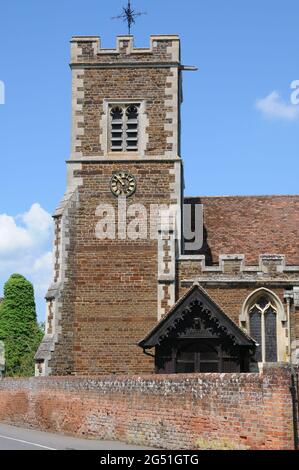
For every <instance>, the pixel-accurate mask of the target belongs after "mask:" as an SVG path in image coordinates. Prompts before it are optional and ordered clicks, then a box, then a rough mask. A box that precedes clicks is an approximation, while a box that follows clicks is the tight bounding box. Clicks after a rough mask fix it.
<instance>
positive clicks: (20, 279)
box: [0, 274, 43, 377]
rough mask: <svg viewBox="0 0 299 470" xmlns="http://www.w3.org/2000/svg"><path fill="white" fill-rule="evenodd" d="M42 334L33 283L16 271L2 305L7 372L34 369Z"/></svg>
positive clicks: (0, 326) (0, 330) (0, 328)
mask: <svg viewBox="0 0 299 470" xmlns="http://www.w3.org/2000/svg"><path fill="white" fill-rule="evenodd" d="M42 337H43V332H42V330H41V329H40V327H39V325H38V323H37V319H36V310H35V301H34V290H33V285H32V284H31V282H29V281H28V280H27V279H26V278H25V277H24V276H21V275H20V274H13V275H12V276H11V277H10V278H9V279H8V281H7V282H6V283H5V285H4V299H3V302H2V303H1V305H0V339H2V340H3V341H4V344H5V360H6V373H5V375H6V376H10V377H13V376H30V375H33V373H34V354H35V352H36V350H37V348H38V345H39V343H40V341H41V339H42Z"/></svg>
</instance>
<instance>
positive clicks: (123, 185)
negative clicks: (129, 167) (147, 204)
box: [110, 171, 136, 197]
mask: <svg viewBox="0 0 299 470" xmlns="http://www.w3.org/2000/svg"><path fill="white" fill-rule="evenodd" d="M110 188H111V192H112V194H114V196H126V197H129V196H132V194H134V193H135V191H136V179H135V177H134V176H133V175H131V174H130V173H129V172H128V171H119V172H117V173H114V175H113V176H112V178H111V182H110Z"/></svg>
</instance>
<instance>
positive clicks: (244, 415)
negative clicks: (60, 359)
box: [0, 366, 294, 449]
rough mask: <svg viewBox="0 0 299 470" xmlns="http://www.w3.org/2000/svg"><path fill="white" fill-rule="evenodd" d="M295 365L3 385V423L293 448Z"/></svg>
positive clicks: (170, 443)
mask: <svg viewBox="0 0 299 470" xmlns="http://www.w3.org/2000/svg"><path fill="white" fill-rule="evenodd" d="M290 381H291V378H290V368H289V367H287V366H281V367H275V368H274V367H273V368H271V367H269V366H268V367H267V368H266V369H265V370H264V373H263V374H198V375H170V376H156V375H152V376H143V377H119V376H118V377H111V376H110V377H97V378H96V377H89V378H88V377H85V378H84V377H48V378H35V379H34V378H32V379H5V380H2V381H0V421H2V422H6V423H10V424H16V425H21V426H30V427H34V428H39V429H42V430H49V431H57V432H65V433H71V434H76V435H85V436H93V437H97V438H99V439H117V440H121V441H127V442H132V443H136V444H143V445H147V446H153V447H161V448H164V449H172V448H174V449H194V448H196V441H198V440H199V441H200V446H201V448H203V447H204V448H207V447H208V446H212V447H215V446H216V447H221V446H223V445H224V443H225V445H229V446H230V447H233V448H252V449H293V448H294V443H293V417H292V400H291V394H290V390H289V387H290Z"/></svg>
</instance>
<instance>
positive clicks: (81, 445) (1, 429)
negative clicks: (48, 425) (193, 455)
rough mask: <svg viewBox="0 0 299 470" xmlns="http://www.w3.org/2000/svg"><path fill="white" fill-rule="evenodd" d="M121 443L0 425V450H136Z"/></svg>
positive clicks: (136, 448)
mask: <svg viewBox="0 0 299 470" xmlns="http://www.w3.org/2000/svg"><path fill="white" fill-rule="evenodd" d="M138 449H142V450H144V449H147V448H146V447H138V446H132V445H128V444H124V443H122V442H116V441H115V442H114V441H97V440H91V439H78V438H75V437H69V436H65V435H61V434H51V433H47V432H41V431H34V430H31V429H23V428H17V427H14V426H8V425H6V424H0V450H138Z"/></svg>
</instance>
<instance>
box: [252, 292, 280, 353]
mask: <svg viewBox="0 0 299 470" xmlns="http://www.w3.org/2000/svg"><path fill="white" fill-rule="evenodd" d="M276 323H277V311H276V308H275V307H274V306H273V305H272V304H271V302H270V299H269V298H268V297H266V296H261V297H259V298H258V299H257V301H256V302H255V304H254V305H253V306H252V307H251V309H250V311H249V333H250V335H251V337H252V338H253V339H255V340H256V342H257V343H258V347H257V349H256V356H255V358H256V361H257V362H277V326H276Z"/></svg>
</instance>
